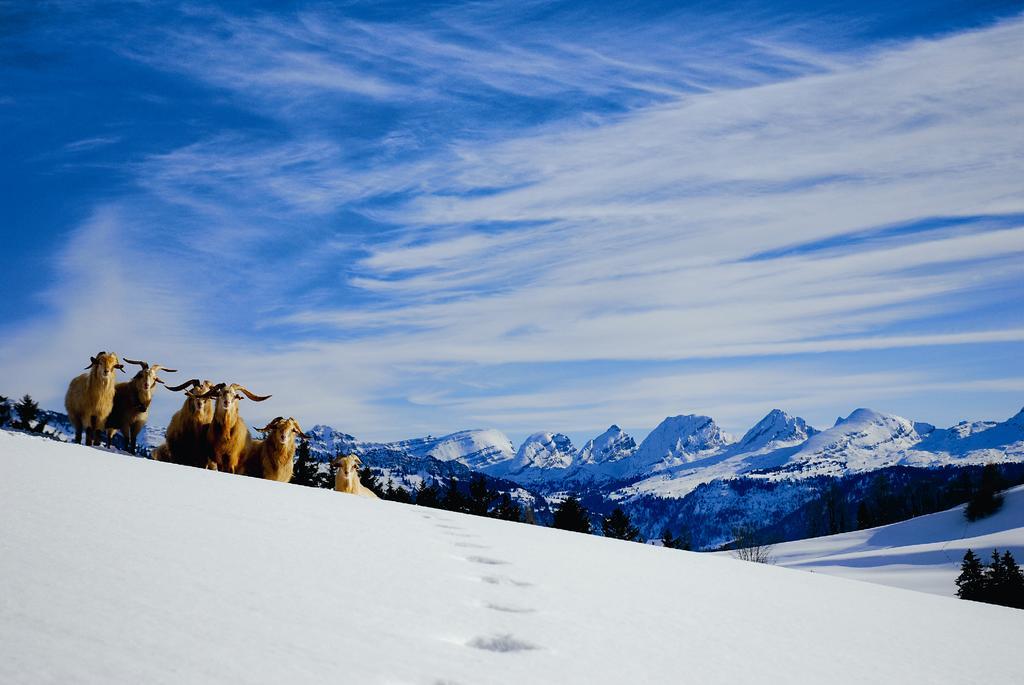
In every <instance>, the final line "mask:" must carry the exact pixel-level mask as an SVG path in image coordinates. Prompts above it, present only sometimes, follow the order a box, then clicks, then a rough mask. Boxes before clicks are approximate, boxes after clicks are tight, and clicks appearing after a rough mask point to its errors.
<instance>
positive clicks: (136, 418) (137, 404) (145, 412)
mask: <svg viewBox="0 0 1024 685" xmlns="http://www.w3.org/2000/svg"><path fill="white" fill-rule="evenodd" d="M122 361H123V362H125V363H126V364H136V365H138V366H141V367H142V368H141V369H140V370H139V372H138V373H137V374H135V376H134V377H133V378H132V379H131V380H130V381H128V382H126V383H118V384H117V385H115V386H114V406H113V409H111V411H110V416H108V417H107V423H106V433H107V447H110V441H111V439H112V438H113V437H114V433H116V432H117V431H121V436H122V437H123V438H124V446H125V449H126V450H128V451H129V452H131V453H132V454H135V451H136V449H137V444H136V443H137V442H138V439H139V432H140V431H141V430H142V427H143V426H145V425H146V421H148V420H149V405H150V403H151V402H152V401H153V390H155V389H156V384H157V383H163V382H164V381H163V379H161V378H160V377H158V376H157V373H159V372H160V371H166V372H167V373H175V372H176V371H177V369H169V368H167V367H166V366H160V365H159V364H153V365H152V366H150V365H149V364H148V363H147V362H144V361H137V360H135V359H128V358H127V357H125V358H124V359H123V360H122Z"/></svg>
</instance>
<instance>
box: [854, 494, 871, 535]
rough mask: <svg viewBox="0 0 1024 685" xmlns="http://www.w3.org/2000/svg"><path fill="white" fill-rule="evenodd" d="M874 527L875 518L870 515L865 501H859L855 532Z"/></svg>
mask: <svg viewBox="0 0 1024 685" xmlns="http://www.w3.org/2000/svg"><path fill="white" fill-rule="evenodd" d="M874 527H875V517H874V516H872V515H871V509H870V508H869V507H868V503H867V500H863V499H862V500H861V501H860V504H858V505H857V530H864V529H865V528H874Z"/></svg>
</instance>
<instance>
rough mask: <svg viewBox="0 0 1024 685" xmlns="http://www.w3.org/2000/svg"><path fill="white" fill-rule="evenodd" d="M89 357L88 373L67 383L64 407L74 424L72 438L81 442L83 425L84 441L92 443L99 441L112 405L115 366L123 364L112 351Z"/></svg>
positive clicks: (122, 369)
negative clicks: (73, 435) (73, 436)
mask: <svg viewBox="0 0 1024 685" xmlns="http://www.w3.org/2000/svg"><path fill="white" fill-rule="evenodd" d="M89 359H90V363H89V366H87V367H85V368H86V370H87V371H88V373H83V374H79V375H78V376H75V377H74V378H72V379H71V383H69V384H68V391H67V394H65V395H64V408H65V409H67V412H68V418H69V419H70V420H71V424H72V425H73V426H74V427H75V442H77V443H81V442H82V429H83V428H84V429H85V444H86V445H90V446H91V445H99V444H100V435H101V434H102V432H103V431H104V430H105V429H106V425H107V417H108V416H109V415H110V410H111V409H112V408H113V407H114V381H115V380H116V375H117V370H118V369H120V370H121V371H124V366H123V365H122V364H121V362H120V361H118V359H117V355H116V354H114V353H113V352H100V353H99V354H97V355H96V356H95V357H90V358H89Z"/></svg>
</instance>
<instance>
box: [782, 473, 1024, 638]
mask: <svg viewBox="0 0 1024 685" xmlns="http://www.w3.org/2000/svg"><path fill="white" fill-rule="evenodd" d="M968 549H973V550H974V553H975V554H977V555H978V556H979V557H980V558H981V560H982V561H983V562H984V563H988V561H989V557H990V555H991V553H992V550H993V549H999V550H1000V551H1005V550H1007V549H1008V550H1010V552H1011V553H1012V554H1013V556H1014V558H1016V559H1018V560H1021V559H1024V486H1018V487H1016V488H1013V489H1011V490H1008V491H1007V492H1006V493H1004V502H1003V507H1002V509H1000V510H999V511H998V512H996V513H995V514H993V515H992V516H990V517H988V518H985V519H982V520H980V521H974V522H973V523H970V522H968V521H967V520H966V519H965V518H964V505H960V506H957V507H953V508H952V509H949V510H947V511H942V512H938V513H936V514H929V515H927V516H919V517H917V518H913V519H909V520H907V521H900V522H899V523H893V524H890V525H888V526H879V527H878V528H869V529H866V530H858V531H853V532H850V533H841V534H839V535H828V536H825V537H820V538H809V539H807V540H796V541H794V542H786V543H783V544H780V545H775V546H774V548H773V549H772V556H774V557H775V560H776V563H778V564H779V565H780V566H786V567H789V568H796V569H801V570H805V571H816V572H819V573H827V574H830V575H836V576H842V577H844V578H853V579H856V580H865V581H868V582H872V583H882V584H884V585H892V586H894V587H901V588H907V589H910V590H920V591H922V592H931V593H934V594H937V595H947V596H952V595H954V594H956V586H955V585H954V582H953V581H954V580H956V577H957V576H958V575H960V562H961V561H963V558H964V553H965V552H966V551H967V550H968ZM1021 629H1022V630H1024V626H1021ZM1021 636H1022V637H1024V633H1022V634H1021Z"/></svg>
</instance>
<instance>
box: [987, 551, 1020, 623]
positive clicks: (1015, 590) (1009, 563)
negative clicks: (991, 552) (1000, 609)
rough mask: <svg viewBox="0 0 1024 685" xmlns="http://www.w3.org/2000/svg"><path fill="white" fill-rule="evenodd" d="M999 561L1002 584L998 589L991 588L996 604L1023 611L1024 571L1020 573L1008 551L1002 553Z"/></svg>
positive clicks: (1015, 561)
mask: <svg viewBox="0 0 1024 685" xmlns="http://www.w3.org/2000/svg"><path fill="white" fill-rule="evenodd" d="M1001 561H1002V572H1003V578H1002V584H1001V585H1000V586H999V587H998V588H993V595H995V598H996V600H997V601H996V603H997V604H1002V605H1003V606H1004V607H1014V608H1015V609H1024V571H1021V568H1020V566H1019V565H1018V564H1017V560H1016V559H1014V558H1013V554H1011V553H1010V550H1006V551H1005V552H1003V557H1002V560H1001Z"/></svg>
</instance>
